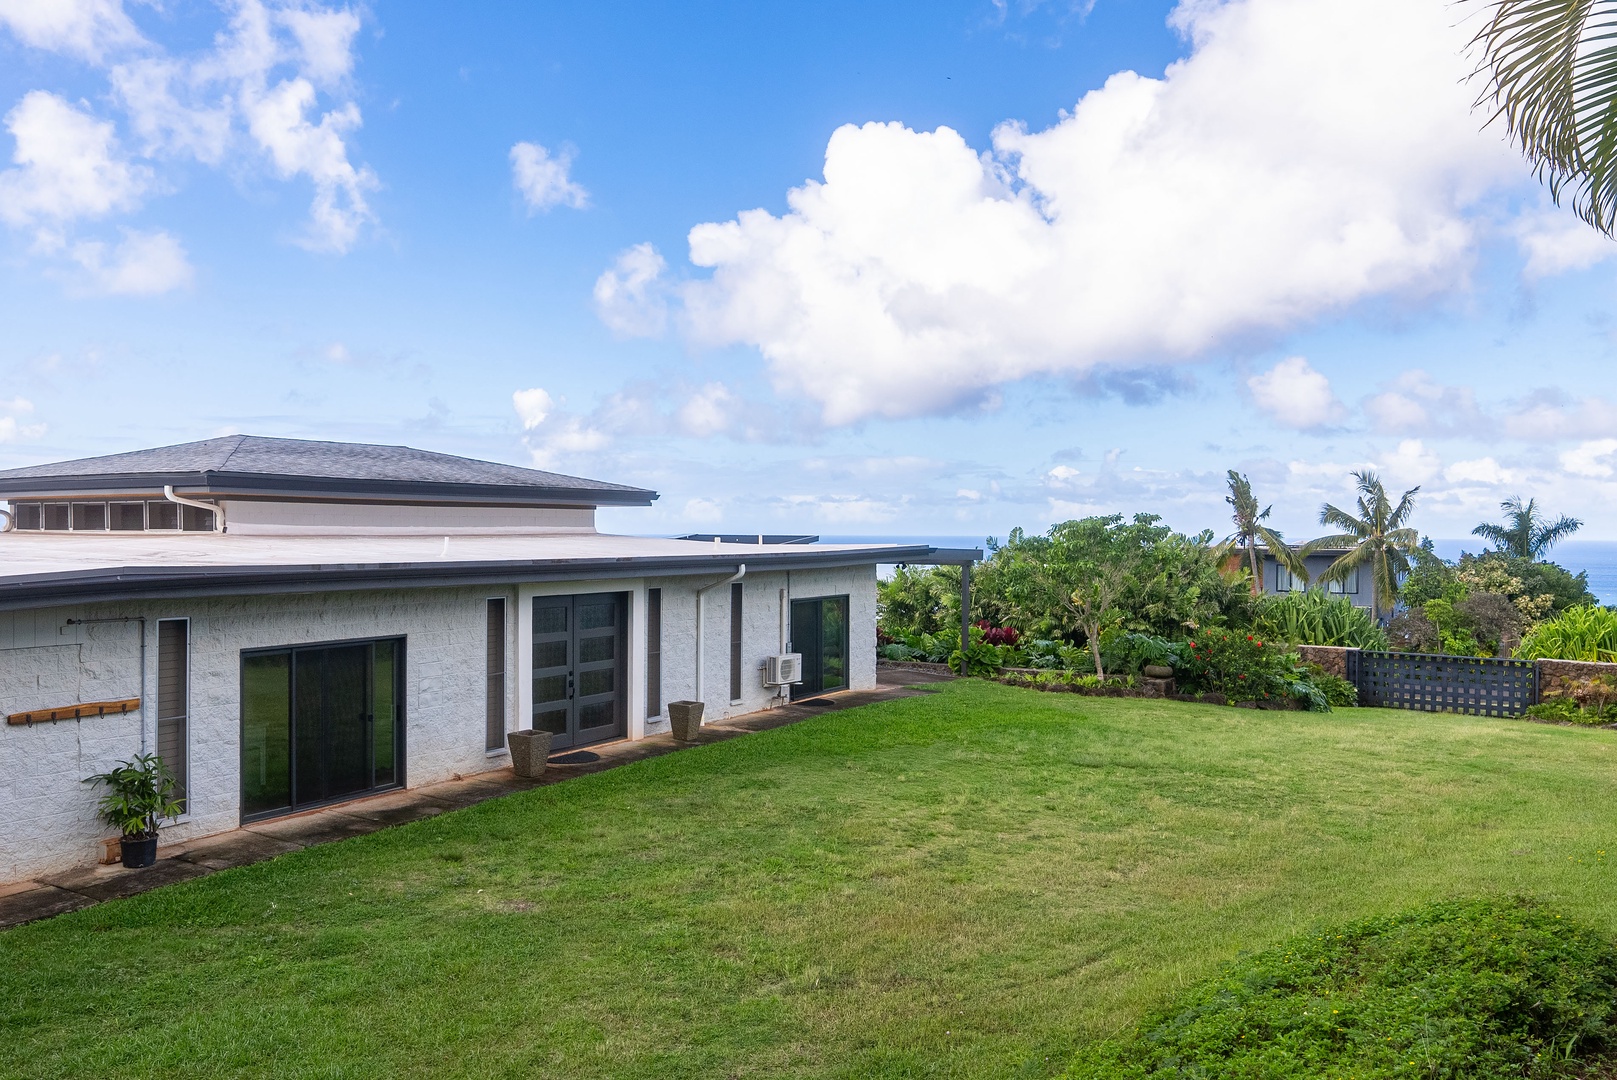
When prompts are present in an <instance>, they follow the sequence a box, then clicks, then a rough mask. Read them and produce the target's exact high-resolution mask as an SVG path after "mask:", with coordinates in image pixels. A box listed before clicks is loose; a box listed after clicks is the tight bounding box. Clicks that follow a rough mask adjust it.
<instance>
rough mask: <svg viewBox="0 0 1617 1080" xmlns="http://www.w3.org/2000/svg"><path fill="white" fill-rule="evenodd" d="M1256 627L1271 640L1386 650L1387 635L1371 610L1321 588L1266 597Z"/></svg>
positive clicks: (1259, 610)
mask: <svg viewBox="0 0 1617 1080" xmlns="http://www.w3.org/2000/svg"><path fill="white" fill-rule="evenodd" d="M1254 627H1255V628H1256V629H1257V630H1258V631H1259V632H1260V633H1261V634H1263V635H1264V636H1265V637H1267V638H1269V639H1270V640H1273V641H1284V642H1287V643H1289V644H1292V645H1344V646H1347V647H1348V648H1352V649H1385V648H1386V647H1387V635H1386V633H1385V632H1384V631H1383V630H1382V629H1381V627H1379V626H1377V625H1376V621H1375V618H1374V617H1373V616H1372V615H1371V614H1370V612H1369V610H1368V609H1366V608H1361V607H1355V606H1354V604H1353V601H1352V600H1350V599H1349V598H1347V597H1346V596H1327V595H1326V594H1325V593H1323V592H1321V591H1320V590H1318V589H1309V590H1308V591H1307V592H1293V593H1279V594H1275V595H1270V596H1265V597H1264V598H1263V599H1262V600H1260V601H1259V602H1258V613H1257V619H1256V620H1255V622H1254Z"/></svg>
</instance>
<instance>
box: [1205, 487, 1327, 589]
mask: <svg viewBox="0 0 1617 1080" xmlns="http://www.w3.org/2000/svg"><path fill="white" fill-rule="evenodd" d="M1229 484H1230V493H1229V494H1228V495H1226V496H1224V501H1225V502H1227V503H1229V504H1230V506H1232V507H1234V509H1235V512H1234V513H1233V514H1232V515H1230V516H1231V519H1232V520H1233V521H1234V522H1235V532H1233V533H1231V534H1230V535H1229V536H1226V537H1225V538H1224V539H1223V540H1222V541H1221V542H1220V543H1219V545H1218V546H1217V547H1216V548H1214V549H1213V556H1214V558H1215V559H1217V560H1218V562H1220V563H1222V562H1223V561H1224V559H1225V557H1226V556H1228V555H1229V554H1230V553H1231V552H1232V551H1241V552H1244V553H1245V555H1246V563H1247V566H1248V567H1249V568H1250V569H1251V570H1252V595H1254V596H1256V595H1257V594H1258V593H1259V592H1261V591H1262V590H1263V556H1262V555H1260V554H1259V553H1258V545H1259V544H1260V543H1261V544H1262V545H1263V546H1264V547H1266V548H1268V549H1269V553H1270V554H1271V555H1273V556H1274V557H1275V561H1276V562H1278V563H1279V564H1280V565H1281V566H1284V567H1285V568H1286V569H1287V570H1290V571H1291V572H1292V573H1293V574H1295V575H1296V576H1297V577H1299V578H1301V579H1302V580H1303V581H1304V582H1305V583H1306V582H1307V581H1308V570H1307V568H1306V567H1305V566H1304V564H1303V560H1302V557H1301V556H1299V555H1298V554H1297V552H1296V550H1295V549H1294V548H1292V546H1291V545H1290V544H1288V543H1286V541H1285V540H1284V539H1283V538H1282V537H1281V535H1280V533H1279V532H1277V531H1276V530H1274V529H1271V528H1269V526H1267V525H1265V524H1264V522H1265V521H1268V520H1269V511H1271V510H1273V509H1274V507H1273V506H1265V507H1264V508H1263V510H1262V511H1259V510H1258V500H1257V497H1256V496H1255V495H1253V494H1252V481H1250V480H1248V479H1247V478H1246V477H1244V476H1242V475H1241V474H1240V473H1238V472H1236V471H1235V470H1234V469H1231V470H1230V474H1229Z"/></svg>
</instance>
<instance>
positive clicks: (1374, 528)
mask: <svg viewBox="0 0 1617 1080" xmlns="http://www.w3.org/2000/svg"><path fill="white" fill-rule="evenodd" d="M1353 479H1354V480H1356V481H1358V485H1359V506H1358V510H1359V512H1358V515H1357V516H1355V515H1353V514H1350V513H1348V512H1347V511H1346V510H1340V509H1338V508H1337V507H1335V506H1332V505H1331V504H1330V503H1326V504H1325V505H1324V506H1323V507H1322V508H1321V509H1320V512H1319V523H1320V524H1321V525H1334V526H1336V527H1337V528H1338V529H1341V530H1342V531H1341V532H1339V533H1336V534H1334V535H1331V536H1322V537H1320V538H1319V539H1318V540H1310V541H1309V542H1308V543H1306V544H1304V545H1303V554H1304V555H1308V554H1311V553H1312V552H1315V551H1319V550H1321V549H1323V548H1347V549H1348V550H1347V551H1346V552H1345V553H1344V554H1342V555H1341V556H1339V557H1338V558H1337V559H1336V561H1335V562H1333V563H1331V565H1330V566H1328V567H1326V569H1325V572H1324V573H1323V574H1321V575H1320V577H1321V578H1323V579H1324V580H1326V581H1342V580H1343V579H1345V578H1346V577H1347V575H1348V573H1349V572H1350V571H1352V570H1354V569H1356V568H1358V567H1360V566H1369V567H1370V611H1371V613H1372V614H1373V615H1375V616H1376V618H1377V619H1380V617H1381V611H1382V607H1383V605H1385V606H1386V607H1388V608H1390V607H1391V606H1392V600H1393V598H1394V597H1396V596H1397V595H1398V582H1399V580H1400V579H1401V578H1402V577H1403V576H1404V575H1405V574H1407V573H1409V556H1410V555H1413V554H1414V553H1415V551H1416V549H1417V548H1419V547H1420V533H1419V532H1417V531H1416V530H1415V529H1411V528H1410V527H1409V525H1408V522H1409V515H1410V514H1411V513H1412V512H1413V511H1414V509H1415V493H1416V492H1417V491H1419V490H1420V488H1419V487H1418V486H1417V487H1412V488H1410V489H1409V490H1408V491H1406V492H1404V496H1403V498H1401V499H1399V500H1398V505H1397V506H1394V505H1393V504H1392V500H1391V499H1389V498H1387V490H1386V488H1384V487H1382V486H1381V478H1380V477H1378V476H1377V475H1376V474H1375V473H1373V472H1370V471H1368V470H1366V471H1364V472H1356V473H1354V474H1353Z"/></svg>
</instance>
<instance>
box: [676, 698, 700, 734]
mask: <svg viewBox="0 0 1617 1080" xmlns="http://www.w3.org/2000/svg"><path fill="white" fill-rule="evenodd" d="M668 723H669V725H670V726H671V727H673V729H674V738H676V739H678V740H679V741H680V742H695V741H696V733H697V732H699V731H701V730H702V703H701V702H700V701H670V702H669V703H668Z"/></svg>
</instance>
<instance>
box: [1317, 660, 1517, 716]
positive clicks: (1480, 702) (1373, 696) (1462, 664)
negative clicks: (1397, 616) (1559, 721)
mask: <svg viewBox="0 0 1617 1080" xmlns="http://www.w3.org/2000/svg"><path fill="white" fill-rule="evenodd" d="M1347 677H1348V681H1349V682H1351V683H1353V685H1354V686H1357V687H1358V688H1359V704H1360V705H1366V706H1379V707H1381V708H1387V709H1419V710H1421V711H1423V712H1457V713H1475V714H1478V715H1481V716H1520V715H1521V714H1522V713H1523V712H1525V711H1526V710H1527V706H1529V705H1532V704H1533V703H1535V702H1536V701H1538V668H1537V666H1536V665H1535V664H1534V663H1533V662H1532V661H1531V660H1492V659H1484V658H1481V657H1476V656H1436V655H1430V654H1426V653H1395V652H1364V651H1360V650H1353V649H1350V650H1349V651H1348V654H1347Z"/></svg>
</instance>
